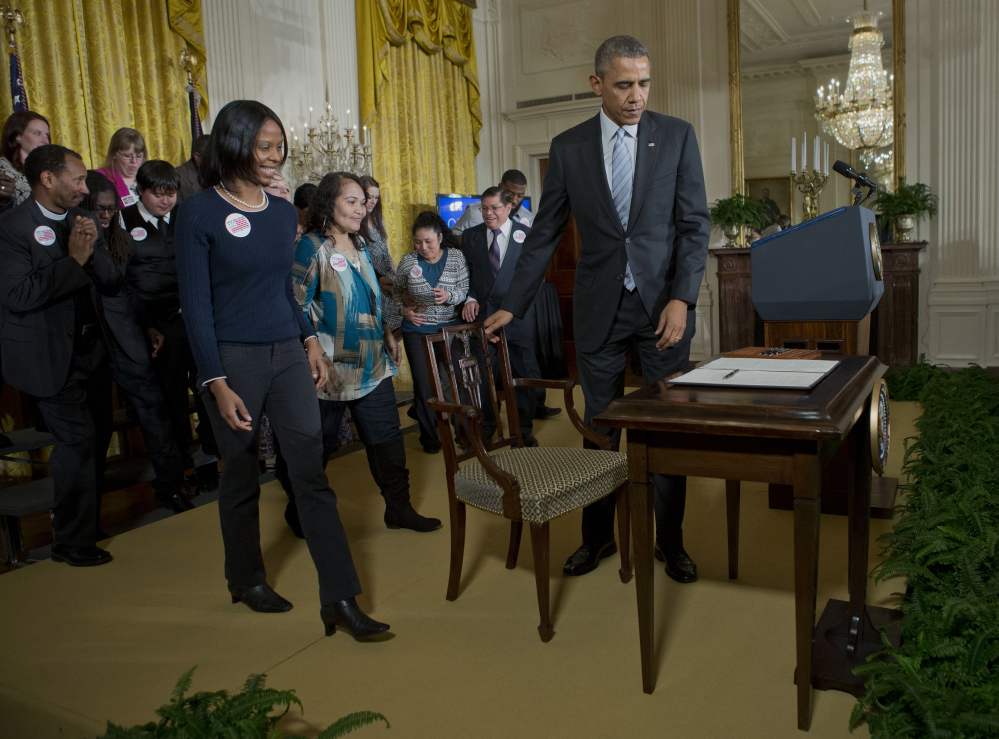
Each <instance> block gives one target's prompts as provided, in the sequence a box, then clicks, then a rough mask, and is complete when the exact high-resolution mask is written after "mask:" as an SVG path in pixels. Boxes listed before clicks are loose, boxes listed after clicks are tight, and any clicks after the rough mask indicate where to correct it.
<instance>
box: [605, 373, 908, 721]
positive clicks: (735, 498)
mask: <svg viewBox="0 0 999 739" xmlns="http://www.w3.org/2000/svg"><path fill="white" fill-rule="evenodd" d="M886 369H887V368H886V367H885V366H884V365H883V364H881V363H880V362H879V361H878V360H877V359H876V358H874V357H842V358H840V365H839V366H838V367H836V369H835V370H833V371H832V372H831V373H830V374H829V375H828V376H827V377H826V378H824V379H823V380H822V382H820V383H819V384H817V385H816V386H815V387H814V388H812V389H811V390H808V391H791V390H753V389H745V388H731V389H729V388H716V387H695V386H689V385H671V384H670V383H669V382H668V381H666V380H663V381H661V382H658V383H656V384H653V385H649V386H647V387H645V388H643V389H642V390H638V391H636V392H633V393H631V394H630V395H627V396H625V397H623V398H620V399H618V400H615V401H614V402H613V403H611V405H610V407H609V408H608V409H607V410H606V411H605V412H603V413H601V414H600V415H599V416H597V417H596V418H595V419H594V420H593V425H594V426H609V427H615V428H624V429H627V430H628V477H629V481H630V483H631V484H630V487H629V493H630V497H631V521H632V531H633V538H634V551H635V574H636V588H637V597H638V631H639V642H640V647H641V657H642V686H643V688H644V690H645V692H646V693H651V692H652V691H653V690H654V688H655V680H654V667H655V666H654V665H653V663H652V659H653V643H652V625H653V580H652V568H653V565H654V563H653V560H652V548H653V541H654V539H653V515H652V490H653V487H652V482H651V480H652V478H651V475H652V474H654V473H662V474H668V475H688V476H694V477H718V478H723V479H724V480H725V481H726V483H725V485H726V497H727V505H728V516H727V518H728V547H729V577H730V578H735V577H737V576H738V545H739V495H740V490H739V481H740V480H751V481H755V482H766V483H781V484H784V485H790V486H793V488H794V593H795V639H796V644H797V650H796V653H797V669H796V671H795V676H796V682H797V684H798V728H800V729H808V727H809V724H810V723H811V688H812V686H814V687H817V688H820V689H829V688H835V689H840V690H847V691H849V692H853V693H855V694H857V693H858V692H862V682H861V681H860V678H857V677H855V676H853V675H852V673H851V672H850V671H851V670H852V668H853V667H855V666H857V665H860V664H864V663H865V662H866V658H867V656H868V655H870V654H873V653H875V652H878V651H880V650H881V649H882V648H883V647H882V644H881V638H880V634H878V633H877V629H876V628H875V627H876V626H878V625H881V624H884V623H887V622H888V621H890V620H892V619H891V616H890V614H891V613H892V612H890V611H888V610H887V609H879V608H873V607H867V606H866V604H865V601H866V596H867V574H868V570H867V552H868V539H869V532H870V518H869V515H868V509H869V506H870V477H871V446H870V438H871V437H870V434H871V429H870V423H869V416H868V414H869V412H870V408H871V396H872V391H873V389H874V387H875V385H876V383H877V381H878V380H879V379H880V378H881V376H882V375H883V374H884V372H885V370H886ZM844 443H846V444H849V445H850V447H851V450H852V451H853V454H852V455H851V456H852V458H853V465H852V469H851V470H850V475H849V478H850V479H849V483H850V484H849V487H850V507H849V589H850V601H849V603H846V602H844V601H830V602H829V606H828V607H827V608H826V612H825V613H824V614H823V618H822V621H820V623H819V626H818V628H816V625H815V597H816V595H815V590H816V575H817V562H818V544H819V512H820V505H821V493H822V491H821V487H822V483H821V481H822V468H823V466H824V465H825V464H826V463H827V462H828V461H829V460H830V459H831V458H832V456H833V454H834V453H835V452H836V450H837V449H838V448H839V447H840V445H841V444H844ZM813 636H814V641H815V647H814V651H813ZM802 675H804V676H811V679H808V678H807V677H806V679H801V676H802Z"/></svg>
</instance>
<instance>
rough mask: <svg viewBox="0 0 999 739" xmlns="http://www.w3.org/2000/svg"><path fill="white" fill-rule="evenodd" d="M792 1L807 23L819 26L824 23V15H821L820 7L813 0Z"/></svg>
mask: <svg viewBox="0 0 999 739" xmlns="http://www.w3.org/2000/svg"><path fill="white" fill-rule="evenodd" d="M791 2H792V3H794V9H795V10H797V11H798V12H799V13H800V14H801V17H802V19H803V20H804V21H805V23H806V24H807V25H809V26H818V25H820V24H821V23H822V16H821V15H819V11H818V8H816V7H815V3H813V2H812V0H791Z"/></svg>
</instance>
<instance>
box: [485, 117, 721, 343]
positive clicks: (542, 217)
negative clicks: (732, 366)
mask: <svg viewBox="0 0 999 739" xmlns="http://www.w3.org/2000/svg"><path fill="white" fill-rule="evenodd" d="M600 138H601V133H600V116H599V113H598V114H597V115H596V116H594V117H593V118H591V119H590V120H588V121H585V122H583V123H581V124H579V125H578V126H575V127H574V128H570V129H569V130H568V131H565V132H564V133H561V134H559V135H558V136H556V137H555V139H554V140H553V141H552V145H551V149H550V151H549V154H548V169H547V171H546V173H545V182H544V189H543V192H542V193H541V206H540V208H539V209H538V214H537V216H536V217H535V219H534V225H533V227H532V228H531V233H530V235H529V236H528V237H527V241H526V242H525V243H524V245H523V249H522V250H521V254H520V259H519V260H518V261H517V270H516V273H515V274H514V276H513V281H512V284H511V286H510V290H509V291H508V292H507V295H506V299H505V300H504V301H503V308H504V309H505V310H508V311H510V312H511V313H513V314H514V315H516V316H523V315H524V314H525V313H526V312H527V310H528V308H530V306H531V303H532V301H533V300H534V296H535V294H536V293H537V291H538V289H539V288H540V286H541V282H542V281H543V280H544V276H545V271H546V270H547V269H548V264H549V262H550V261H551V259H552V256H553V255H554V254H555V249H556V248H557V247H558V244H559V241H561V239H562V234H563V233H564V232H565V228H566V225H567V224H568V222H569V215H570V213H571V214H572V215H573V216H574V217H575V219H576V227H577V229H578V230H579V238H580V249H579V261H578V263H577V264H576V284H575V290H574V292H573V328H574V334H575V340H576V346H577V347H578V348H579V349H581V350H582V351H584V352H591V351H594V350H596V349H597V348H598V347H599V346H600V344H601V342H603V340H604V338H605V337H606V336H607V333H608V331H609V330H610V325H611V322H612V321H613V320H614V314H615V312H616V311H617V305H618V301H619V300H620V297H621V291H622V290H623V289H624V269H625V264H628V263H630V264H631V270H632V274H633V275H634V277H635V282H636V284H637V286H638V293H639V295H640V296H641V298H642V304H643V305H644V306H645V310H646V311H647V312H648V314H649V317H650V318H651V319H652V322H653V324H658V322H659V315H660V314H661V313H662V310H663V308H665V307H666V303H668V302H669V301H670V300H672V299H674V298H675V299H679V300H684V301H686V302H687V303H690V304H694V303H696V302H697V292H698V290H699V288H700V285H701V278H702V277H703V275H704V263H705V261H706V260H707V255H708V238H709V235H710V233H711V219H710V217H709V215H708V204H707V198H706V196H705V193H704V174H703V172H702V170H701V157H700V153H699V152H698V149H697V140H696V138H695V136H694V129H693V127H692V126H691V125H690V124H689V123H687V122H686V121H682V120H680V119H679V118H671V117H669V116H664V115H660V114H659V113H652V112H649V111H645V113H643V114H642V118H641V121H640V122H639V124H638V145H637V152H636V158H635V184H634V190H633V195H632V199H631V212H630V214H629V217H628V229H627V231H625V229H623V228H622V227H621V221H620V219H619V218H618V217H617V212H616V211H615V209H614V201H613V198H612V197H611V192H610V186H609V185H608V183H607V175H606V174H605V171H604V158H603V149H602V146H601V143H600Z"/></svg>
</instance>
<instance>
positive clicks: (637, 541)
mask: <svg viewBox="0 0 999 739" xmlns="http://www.w3.org/2000/svg"><path fill="white" fill-rule="evenodd" d="M628 479H629V480H630V482H631V484H630V485H629V488H628V497H629V498H630V504H631V533H632V540H633V546H634V552H635V562H634V567H635V592H636V595H637V599H638V642H639V648H640V649H641V652H642V690H644V691H645V692H646V693H651V692H652V691H653V690H655V679H654V677H653V665H652V657H653V646H654V645H653V643H652V626H653V621H654V620H653V597H654V594H655V592H654V591H655V587H654V582H653V579H652V567H653V561H652V546H653V533H652V523H653V520H654V517H653V514H652V477H651V476H650V475H649V467H648V449H647V447H646V446H645V434H644V433H642V432H640V431H633V430H630V429H629V430H628Z"/></svg>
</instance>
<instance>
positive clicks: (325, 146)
mask: <svg viewBox="0 0 999 739" xmlns="http://www.w3.org/2000/svg"><path fill="white" fill-rule="evenodd" d="M325 106H326V112H325V114H324V115H323V117H322V118H320V119H319V125H318V126H309V124H308V123H307V124H305V130H304V132H303V136H304V138H305V141H304V142H303V143H302V145H301V146H299V141H298V135H297V134H295V129H294V128H293V129H291V133H292V143H291V153H290V154H289V155H288V161H289V162H290V163H291V166H292V168H293V169H294V171H295V179H296V181H298V182H319V181H320V180H321V179H322V178H323V177H325V176H326V175H327V174H329V173H330V172H350V173H352V174H356V175H357V176H359V177H360V176H363V175H370V174H371V168H372V156H371V132H370V131H368V129H367V127H365V128H364V141H358V142H356V143H355V142H354V136H355V135H356V133H357V130H356V128H345V129H343V133H340V121H339V119H338V118H337V117H336V116H334V115H333V112H332V111H333V106H332V105H330V104H329V103H326V104H325ZM347 112H348V113H349V112H350V111H347ZM309 113H310V115H311V113H312V108H309Z"/></svg>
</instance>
